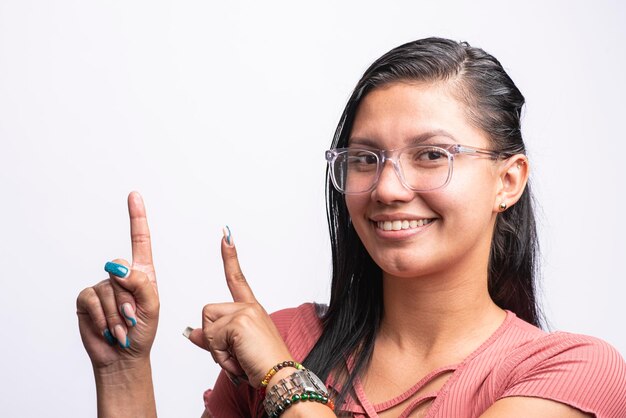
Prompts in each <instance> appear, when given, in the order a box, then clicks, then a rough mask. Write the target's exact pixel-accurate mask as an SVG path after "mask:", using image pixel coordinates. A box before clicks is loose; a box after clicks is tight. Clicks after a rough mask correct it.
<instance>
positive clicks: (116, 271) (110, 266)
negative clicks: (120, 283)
mask: <svg viewBox="0 0 626 418" xmlns="http://www.w3.org/2000/svg"><path fill="white" fill-rule="evenodd" d="M104 271H106V272H107V273H111V274H112V275H114V276H117V277H119V278H122V279H125V278H127V277H128V276H129V275H130V270H129V269H128V267H126V266H123V265H121V264H117V263H114V262H112V261H107V263H106V264H105V265H104Z"/></svg>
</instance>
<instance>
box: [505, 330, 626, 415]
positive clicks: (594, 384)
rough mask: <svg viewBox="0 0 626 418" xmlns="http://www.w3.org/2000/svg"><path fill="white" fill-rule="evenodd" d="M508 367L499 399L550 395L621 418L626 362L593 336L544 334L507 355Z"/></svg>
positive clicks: (625, 411)
mask: <svg viewBox="0 0 626 418" xmlns="http://www.w3.org/2000/svg"><path fill="white" fill-rule="evenodd" d="M507 362H508V363H509V364H511V365H514V366H512V367H511V368H510V369H509V374H508V376H507V378H506V380H507V381H508V382H507V384H506V385H505V390H504V392H503V393H502V395H501V396H500V398H505V397H510V396H528V397H536V398H543V399H549V400H553V401H557V402H561V403H564V404H566V405H569V406H572V407H574V408H577V409H579V410H581V411H583V412H585V413H590V414H594V415H595V416H596V417H597V418H620V417H621V418H624V417H626V363H625V362H624V359H623V358H622V356H621V355H620V354H619V352H618V351H617V350H616V349H615V348H613V347H612V346H611V345H609V344H608V343H606V342H604V341H602V340H599V339H597V338H593V337H588V336H584V335H575V334H568V333H554V334H549V335H547V336H546V337H544V338H541V339H539V340H538V341H536V342H534V343H533V344H530V345H529V346H527V347H525V348H524V350H523V352H520V353H515V354H514V355H513V356H511V357H510V358H508V359H507Z"/></svg>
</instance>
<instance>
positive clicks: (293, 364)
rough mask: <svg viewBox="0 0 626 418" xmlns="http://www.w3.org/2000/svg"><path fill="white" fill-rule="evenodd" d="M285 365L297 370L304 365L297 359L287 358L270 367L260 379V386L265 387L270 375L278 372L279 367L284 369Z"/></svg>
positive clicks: (270, 377)
mask: <svg viewBox="0 0 626 418" xmlns="http://www.w3.org/2000/svg"><path fill="white" fill-rule="evenodd" d="M285 367H294V368H296V369H298V370H302V369H303V368H304V367H302V364H300V363H298V362H297V361H293V360H287V361H283V362H280V363H278V364H277V365H276V366H274V367H272V368H271V369H270V370H269V371H268V372H267V374H266V375H265V377H264V378H263V380H261V387H262V388H265V387H267V385H269V383H270V380H271V379H272V377H273V376H274V375H275V374H276V373H278V371H279V370H280V369H284V368H285Z"/></svg>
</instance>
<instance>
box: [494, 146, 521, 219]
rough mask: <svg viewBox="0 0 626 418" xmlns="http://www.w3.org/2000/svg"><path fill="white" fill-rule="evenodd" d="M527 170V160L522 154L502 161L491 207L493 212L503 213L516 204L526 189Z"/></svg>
mask: <svg viewBox="0 0 626 418" xmlns="http://www.w3.org/2000/svg"><path fill="white" fill-rule="evenodd" d="M529 170H530V167H529V166H528V158H527V157H526V156H525V155H523V154H515V155H513V156H512V157H509V158H507V159H506V160H504V161H502V165H501V166H500V169H499V170H498V172H499V176H500V184H499V185H498V191H497V194H496V200H495V202H494V205H493V210H494V212H504V211H505V210H506V209H507V208H510V207H511V206H513V205H514V204H515V203H517V201H518V200H519V198H520V197H521V196H522V193H524V189H525V188H526V183H527V182H528V174H529Z"/></svg>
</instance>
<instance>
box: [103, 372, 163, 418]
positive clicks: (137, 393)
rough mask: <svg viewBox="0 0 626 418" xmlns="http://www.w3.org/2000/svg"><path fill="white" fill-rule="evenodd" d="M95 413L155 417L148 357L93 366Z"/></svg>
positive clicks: (139, 417)
mask: <svg viewBox="0 0 626 418" xmlns="http://www.w3.org/2000/svg"><path fill="white" fill-rule="evenodd" d="M94 375H95V379H96V393H97V397H98V417H100V418H109V417H111V418H112V417H121V416H128V417H130V416H132V417H138V418H143V417H146V418H148V417H150V418H151V417H156V404H155V401H154V390H153V386H152V367H151V365H150V361H149V360H147V361H142V362H133V363H132V364H126V365H119V367H111V366H109V367H107V368H101V369H98V370H95V369H94Z"/></svg>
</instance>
